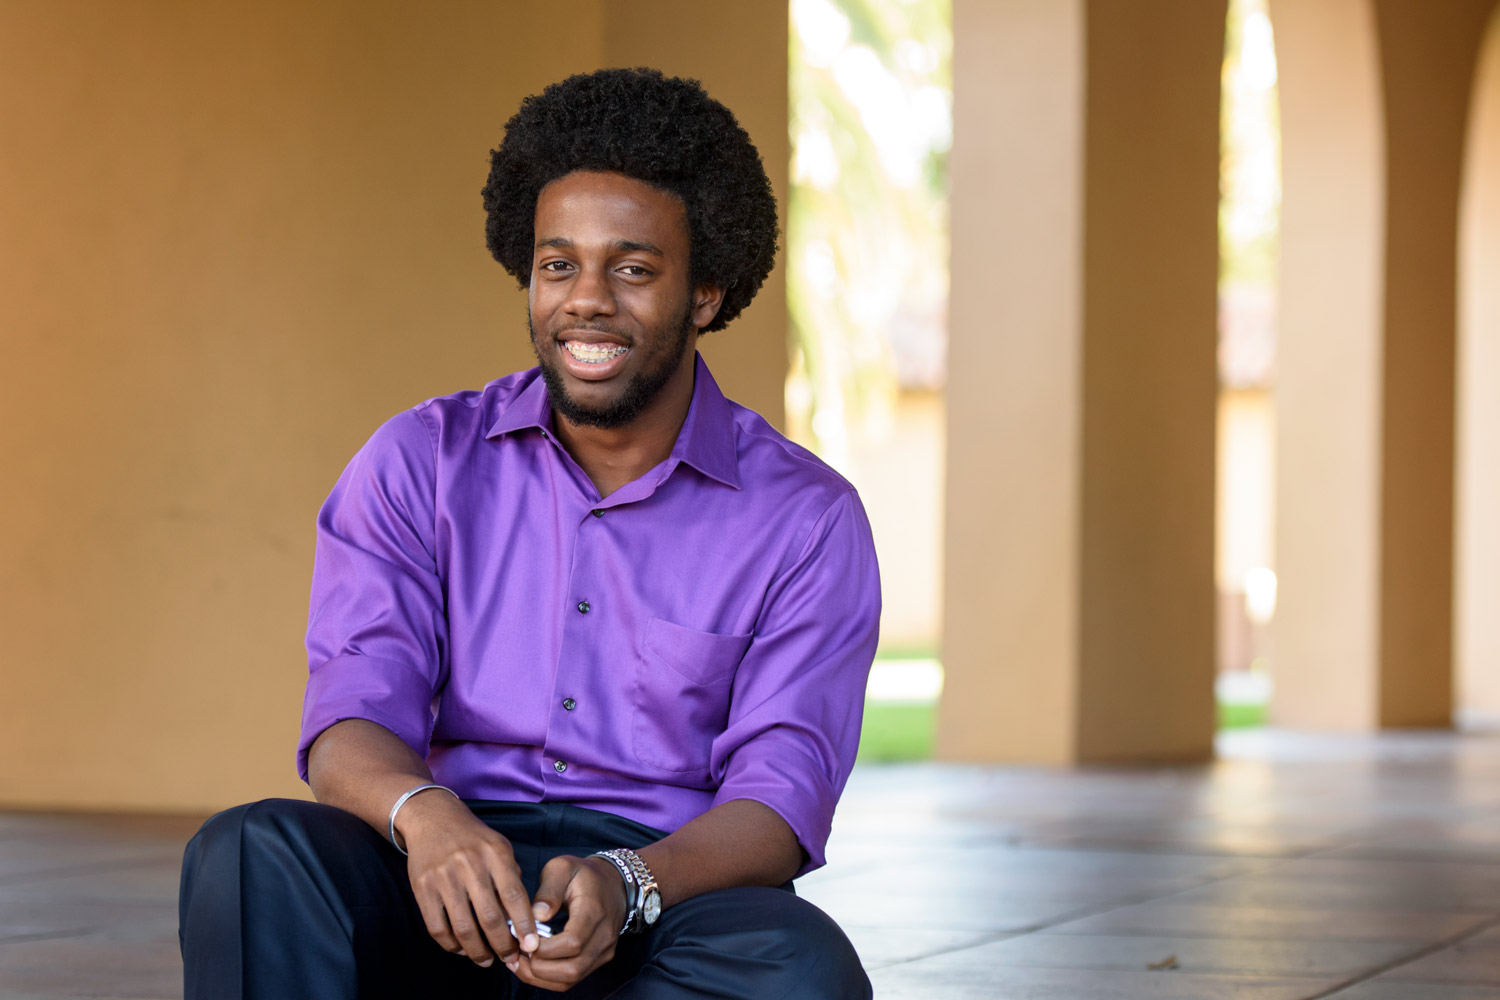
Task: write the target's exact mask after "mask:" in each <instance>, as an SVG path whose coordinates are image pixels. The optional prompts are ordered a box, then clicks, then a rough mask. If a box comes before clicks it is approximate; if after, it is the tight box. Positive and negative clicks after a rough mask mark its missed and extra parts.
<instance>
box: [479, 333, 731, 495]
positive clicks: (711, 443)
mask: <svg viewBox="0 0 1500 1000" xmlns="http://www.w3.org/2000/svg"><path fill="white" fill-rule="evenodd" d="M526 377H527V378H528V379H529V382H528V384H527V385H526V387H525V388H524V389H522V390H521V391H520V392H519V393H517V394H516V396H515V397H514V398H513V399H512V400H511V402H510V404H509V405H508V406H506V407H505V409H504V410H503V411H501V413H500V415H499V416H497V417H496V418H495V422H494V423H492V424H490V429H489V430H488V431H486V432H485V435H484V436H485V437H487V438H495V437H499V436H500V435H502V434H507V433H509V432H511V431H519V430H525V429H526V428H529V427H537V428H540V429H542V430H544V431H551V430H552V404H551V403H550V402H549V401H548V399H547V384H546V382H545V381H544V380H543V378H542V373H541V369H539V368H533V369H532V370H531V371H529V372H527V373H526ZM673 459H675V460H676V461H678V462H685V463H687V464H688V465H691V466H692V467H693V468H695V469H697V470H698V471H699V472H701V473H703V474H704V475H705V476H708V477H709V478H710V479H715V480H718V481H719V482H721V483H723V484H724V485H725V486H732V487H733V488H735V489H741V485H740V468H739V464H740V463H739V451H738V448H737V446H736V442H735V433H734V411H733V410H731V409H730V406H729V400H727V399H725V398H724V393H723V392H721V391H720V390H719V383H717V382H715V381H714V377H713V376H712V375H710V374H709V372H708V365H707V363H705V362H704V360H703V355H701V354H699V355H696V356H695V360H694V369H693V399H692V402H690V403H689V404H688V412H687V419H685V420H684V421H683V422H682V430H680V431H679V432H678V433H677V443H676V444H674V445H673V446H672V454H671V458H670V459H669V461H671V460H673Z"/></svg>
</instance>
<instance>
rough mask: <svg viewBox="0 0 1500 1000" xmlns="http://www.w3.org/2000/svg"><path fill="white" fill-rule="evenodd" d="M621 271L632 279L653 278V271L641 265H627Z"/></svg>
mask: <svg viewBox="0 0 1500 1000" xmlns="http://www.w3.org/2000/svg"><path fill="white" fill-rule="evenodd" d="M620 271H621V272H623V273H624V274H627V275H629V276H630V277H632V278H648V277H650V276H651V269H650V268H649V267H645V266H643V265H641V264H626V265H625V266H624V267H622V268H620Z"/></svg>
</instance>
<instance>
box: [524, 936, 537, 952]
mask: <svg viewBox="0 0 1500 1000" xmlns="http://www.w3.org/2000/svg"><path fill="white" fill-rule="evenodd" d="M536 946H537V936H536V935H535V934H528V935H526V938H525V940H523V941H522V942H521V950H522V951H536Z"/></svg>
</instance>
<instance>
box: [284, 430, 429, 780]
mask: <svg viewBox="0 0 1500 1000" xmlns="http://www.w3.org/2000/svg"><path fill="white" fill-rule="evenodd" d="M435 475H436V472H435V452H434V444H433V439H432V436H431V433H430V431H429V429H428V425H427V422H426V420H425V419H424V418H423V416H422V414H421V413H420V411H417V410H408V411H406V412H405V413H402V414H399V415H397V416H396V417H394V418H392V419H391V420H389V421H388V422H386V423H385V424H384V425H383V426H382V427H381V428H380V429H379V430H378V431H376V432H375V434H374V435H373V436H372V437H371V438H370V440H369V441H368V442H367V443H366V444H365V446H364V447H363V448H361V449H360V451H359V453H358V454H356V455H355V456H354V458H353V460H352V461H350V463H349V466H348V467H347V468H346V469H345V470H344V473H343V475H342V476H340V477H339V480H338V483H337V484H336V485H335V486H334V488H333V492H332V493H330V494H329V496H328V499H327V501H326V502H325V503H324V504H323V507H322V510H321V511H319V513H318V536H317V555H316V558H315V560H314V565H313V581H312V597H311V601H310V607H309V612H308V623H307V656H308V681H307V694H306V697H305V699H304V701H303V707H302V735H301V739H300V741H299V744H298V748H297V770H298V773H299V774H300V775H301V776H302V778H303V780H304V781H305V780H307V753H308V750H309V748H310V747H311V746H312V744H313V741H314V740H316V739H317V738H318V736H319V734H321V733H322V732H323V731H324V730H325V729H327V728H328V727H329V726H331V725H333V724H334V723H336V722H340V721H342V720H344V719H368V720H369V721H371V722H375V723H378V724H379V725H382V726H384V727H385V728H387V729H389V730H390V731H391V732H393V733H395V734H396V735H397V736H399V737H400V738H401V739H402V740H403V741H404V742H405V743H406V744H407V745H408V746H410V747H411V748H412V750H414V751H415V752H416V753H417V754H419V755H421V756H423V757H425V756H426V755H427V749H428V744H429V741H430V739H431V735H432V718H433V717H432V702H433V696H434V692H436V691H437V690H438V689H439V688H440V687H441V686H442V683H443V680H444V678H445V676H446V671H447V647H448V636H447V620H446V616H445V614H444V606H443V589H442V585H441V583H440V582H439V578H438V573H437V556H436V546H435V537H434V536H435V529H434V484H435Z"/></svg>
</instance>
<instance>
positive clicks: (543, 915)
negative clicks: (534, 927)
mask: <svg viewBox="0 0 1500 1000" xmlns="http://www.w3.org/2000/svg"><path fill="white" fill-rule="evenodd" d="M548 909H549V907H548V906H547V904H546V903H532V904H531V913H532V916H534V917H536V918H537V919H538V920H546V919H547V911H548Z"/></svg>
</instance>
